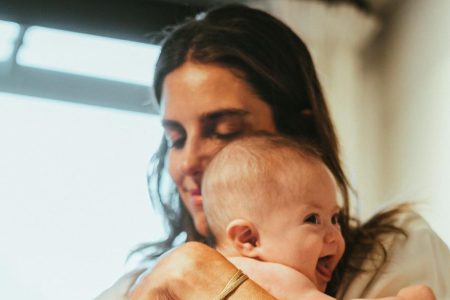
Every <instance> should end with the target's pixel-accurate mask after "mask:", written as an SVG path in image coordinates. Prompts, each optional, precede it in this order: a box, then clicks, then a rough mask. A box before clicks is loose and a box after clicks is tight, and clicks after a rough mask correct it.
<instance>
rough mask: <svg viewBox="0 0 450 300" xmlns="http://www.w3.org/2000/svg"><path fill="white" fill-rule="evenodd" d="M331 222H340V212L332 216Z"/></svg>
mask: <svg viewBox="0 0 450 300" xmlns="http://www.w3.org/2000/svg"><path fill="white" fill-rule="evenodd" d="M331 224H339V214H334V215H333V216H332V217H331Z"/></svg>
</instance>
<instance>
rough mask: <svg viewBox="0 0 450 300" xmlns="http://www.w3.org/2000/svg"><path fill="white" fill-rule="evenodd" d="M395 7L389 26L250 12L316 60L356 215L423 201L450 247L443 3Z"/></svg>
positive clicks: (285, 7) (334, 13)
mask: <svg viewBox="0 0 450 300" xmlns="http://www.w3.org/2000/svg"><path fill="white" fill-rule="evenodd" d="M252 2H253V4H255V2H254V1H252ZM399 3H400V5H398V6H397V9H396V10H394V11H393V12H392V15H391V16H390V17H389V18H388V22H378V21H377V20H376V19H374V18H372V17H368V16H367V15H364V14H362V13H359V12H357V11H356V10H355V9H353V8H351V7H350V6H349V5H337V6H330V5H325V4H324V3H322V2H318V1H299V0H295V1H292V0H275V1H273V0H272V1H271V0H267V1H256V4H255V5H256V6H258V7H260V8H264V9H266V10H268V11H269V12H271V13H272V14H274V15H276V16H278V17H279V18H281V19H282V20H283V21H285V22H286V23H287V24H289V25H290V26H291V27H292V28H293V29H294V31H296V32H297V33H298V34H299V35H300V36H301V37H302V38H303V39H304V40H305V42H306V44H307V45H308V47H309V48H310V50H311V52H312V54H313V58H314V60H315V62H316V66H317V69H318V72H319V77H320V78H321V81H322V84H323V87H324V90H325V94H326V96H327V100H328V103H329V106H330V109H331V113H332V115H333V118H334V121H335V124H336V127H337V131H338V135H339V138H340V142H341V145H342V157H343V159H344V163H345V167H346V169H347V173H348V175H349V177H350V179H351V181H352V183H353V186H354V187H355V190H356V191H357V195H356V196H355V197H354V203H356V205H355V210H356V212H357V213H358V214H359V215H360V216H361V217H362V218H367V217H368V216H370V215H371V214H373V212H374V211H375V210H377V209H379V208H380V207H383V206H385V205H387V204H390V203H391V202H395V201H405V200H408V201H411V200H412V201H421V203H422V204H421V205H420V206H418V210H419V211H420V213H421V214H422V215H423V216H424V217H425V218H426V219H427V220H428V221H429V222H430V224H431V225H432V226H433V228H434V229H435V230H436V231H437V232H438V233H439V234H440V235H441V236H442V237H443V239H444V240H445V241H446V242H447V244H450V230H449V229H448V228H450V1H444V0H435V1H415V0H405V1H401V2H399ZM397 4H398V3H397Z"/></svg>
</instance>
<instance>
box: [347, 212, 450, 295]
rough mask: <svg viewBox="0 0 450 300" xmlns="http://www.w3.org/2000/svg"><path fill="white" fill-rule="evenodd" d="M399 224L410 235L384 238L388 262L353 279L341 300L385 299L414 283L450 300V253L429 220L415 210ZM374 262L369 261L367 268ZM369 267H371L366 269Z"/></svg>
mask: <svg viewBox="0 0 450 300" xmlns="http://www.w3.org/2000/svg"><path fill="white" fill-rule="evenodd" d="M395 225H396V226H397V227H399V228H402V229H403V230H404V231H405V233H406V235H401V234H389V235H385V236H383V237H382V243H383V245H384V247H385V249H386V251H387V260H386V262H385V263H384V264H383V265H382V266H381V267H380V268H377V269H375V270H372V271H369V272H364V273H362V274H360V275H358V276H357V277H356V278H353V279H352V280H351V282H350V283H349V284H348V285H347V287H346V288H345V291H341V293H340V297H339V299H350V298H359V297H385V296H390V295H394V294H396V293H397V292H398V291H399V290H400V289H401V288H403V287H406V286H409V285H413V284H426V285H428V286H430V287H431V288H432V289H433V291H434V292H435V294H436V297H437V299H449V298H450V290H449V289H450V287H449V286H450V285H449V284H448V278H447V275H446V273H447V272H448V270H450V251H449V249H448V247H447V245H446V244H445V243H444V242H443V241H442V240H441V239H440V238H439V236H438V235H437V234H436V233H435V232H434V231H433V229H432V228H431V227H430V225H429V224H428V223H427V222H426V220H425V219H424V218H423V217H422V216H421V215H420V214H418V213H416V212H414V211H410V210H408V211H405V212H403V213H401V214H399V215H398V216H397V218H396V220H395ZM370 264H371V262H370V261H369V260H367V261H365V262H364V264H363V268H364V269H370ZM365 267H368V268H365Z"/></svg>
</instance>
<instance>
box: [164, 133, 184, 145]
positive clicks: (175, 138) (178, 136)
mask: <svg viewBox="0 0 450 300" xmlns="http://www.w3.org/2000/svg"><path fill="white" fill-rule="evenodd" d="M164 136H165V137H166V141H167V146H168V147H169V148H176V149H180V148H182V147H183V145H184V141H185V139H186V138H185V134H182V133H180V132H177V131H168V132H165V134H164Z"/></svg>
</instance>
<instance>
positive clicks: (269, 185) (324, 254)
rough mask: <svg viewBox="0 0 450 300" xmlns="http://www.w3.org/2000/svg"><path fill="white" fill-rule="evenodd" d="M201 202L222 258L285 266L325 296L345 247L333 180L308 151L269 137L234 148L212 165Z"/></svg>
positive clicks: (242, 141)
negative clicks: (300, 273) (254, 260)
mask: <svg viewBox="0 0 450 300" xmlns="http://www.w3.org/2000/svg"><path fill="white" fill-rule="evenodd" d="M202 195H203V206H204V210H205V214H206V218H207V220H208V224H209V228H210V232H211V234H212V236H213V237H214V241H215V245H216V248H217V249H218V250H220V251H221V252H222V253H223V254H224V255H225V256H246V257H250V258H255V259H259V260H263V261H270V262H276V263H281V264H284V265H287V266H290V267H292V268H294V269H296V270H297V271H300V272H302V273H303V274H304V275H306V276H307V277H308V278H309V279H311V281H313V282H314V283H315V284H316V286H317V287H318V288H319V289H320V290H322V291H323V290H325V287H326V284H327V282H328V281H329V280H330V279H331V273H332V271H333V270H334V268H335V267H336V265H337V263H338V261H339V259H340V258H341V257H342V254H343V252H344V249H345V245H344V240H343V238H342V235H341V233H340V227H339V224H338V215H339V207H338V205H337V200H336V197H337V191H336V184H335V181H334V178H333V176H332V174H331V172H330V171H329V170H328V168H327V167H326V165H325V164H324V163H323V162H322V160H321V156H320V154H319V153H318V151H317V150H315V148H314V147H313V146H312V145H311V144H308V143H305V142H295V141H293V140H292V139H289V138H285V137H281V136H275V135H267V134H260V135H254V136H248V137H243V138H241V139H238V140H236V141H233V142H231V143H230V144H228V145H227V146H225V147H224V148H223V149H222V150H221V151H220V152H219V153H218V154H217V155H216V156H215V157H214V158H213V160H212V161H211V162H210V163H209V165H208V167H207V169H206V171H205V174H204V176H203V183H202Z"/></svg>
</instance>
